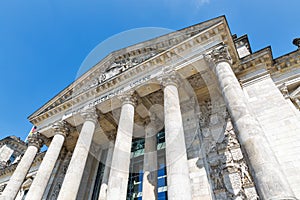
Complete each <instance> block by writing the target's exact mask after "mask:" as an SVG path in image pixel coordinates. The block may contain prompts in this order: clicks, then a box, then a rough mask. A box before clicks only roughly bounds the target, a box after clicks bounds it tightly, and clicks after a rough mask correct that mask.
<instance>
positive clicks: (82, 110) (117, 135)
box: [0, 16, 300, 200]
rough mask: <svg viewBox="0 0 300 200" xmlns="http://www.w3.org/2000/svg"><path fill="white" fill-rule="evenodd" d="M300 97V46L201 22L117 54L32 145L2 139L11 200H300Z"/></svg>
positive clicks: (37, 121) (2, 177)
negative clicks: (256, 45) (253, 40)
mask: <svg viewBox="0 0 300 200" xmlns="http://www.w3.org/2000/svg"><path fill="white" fill-rule="evenodd" d="M298 43H299V42H298ZM298 43H297V40H295V41H294V44H296V45H298ZM299 100H300V50H299V48H298V49H297V50H295V51H293V52H291V53H289V54H286V55H283V56H281V57H279V58H273V57H272V52H271V49H270V47H267V48H264V49H261V50H259V51H257V52H252V50H251V46H250V44H249V41H248V38H247V35H244V36H241V37H237V36H236V35H232V34H231V32H230V29H229V27H228V25H227V22H226V19H225V17H224V16H221V17H218V18H215V19H212V20H209V21H206V22H203V23H200V24H196V25H194V26H190V27H187V28H184V29H182V30H179V31H176V32H173V33H170V34H167V35H164V36H161V37H158V38H155V39H152V40H149V41H146V42H143V43H140V44H137V45H133V46H130V47H127V48H125V49H121V50H118V51H115V52H113V53H111V54H109V55H108V56H107V57H105V58H104V59H103V60H101V61H99V63H98V64H96V65H95V66H94V67H93V68H91V69H90V70H89V71H88V72H86V73H85V74H84V75H82V76H81V77H80V78H78V79H77V80H75V81H74V83H72V84H71V85H70V86H68V87H67V88H65V89H64V90H62V91H61V92H60V93H59V94H58V95H56V96H55V97H54V98H53V99H51V100H50V101H49V102H47V103H46V104H45V105H43V106H42V107H41V108H40V109H38V110H37V111H35V112H34V113H33V114H32V115H31V116H29V120H30V122H31V123H33V124H34V125H35V126H37V127H38V130H37V132H36V133H35V134H34V135H32V136H31V137H29V139H28V144H25V143H23V142H21V141H20V140H18V139H16V138H13V137H11V138H5V139H3V140H1V141H0V157H1V172H0V190H1V196H0V199H7V200H11V199H26V200H40V199H51V200H52V199H59V200H66V199H68V200H75V199H78V200H79V199H84V200H85V199H92V200H106V199H107V200H124V199H143V200H153V199H159V200H163V199H169V200H182V199H184V200H196V199H201V200H202V199H207V200H208V199H211V200H213V199H236V200H238V199H252V200H254V199H266V200H271V199H297V198H300V187H299V185H300V175H299V173H298V170H299V169H300V157H299V155H300V142H299V141H300V113H299V109H300V108H299V106H300V103H299ZM43 144H45V145H46V146H48V149H47V151H46V152H43V153H39V149H40V147H41V146H42V145H43ZM26 145H27V146H26ZM20 155H22V156H20ZM17 157H18V159H16V160H14V159H15V158H17ZM9 160H11V161H9Z"/></svg>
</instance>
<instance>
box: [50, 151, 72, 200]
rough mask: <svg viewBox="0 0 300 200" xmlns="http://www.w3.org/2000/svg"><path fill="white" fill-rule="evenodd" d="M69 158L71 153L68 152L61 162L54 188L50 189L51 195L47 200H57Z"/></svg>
mask: <svg viewBox="0 0 300 200" xmlns="http://www.w3.org/2000/svg"><path fill="white" fill-rule="evenodd" d="M71 157H72V153H71V152H68V153H67V154H66V156H65V158H64V161H63V162H62V166H61V168H60V170H59V171H58V176H57V178H56V181H55V185H54V188H53V189H52V191H51V194H50V195H49V200H56V199H57V197H58V194H59V191H60V188H61V186H62V183H63V180H64V178H65V175H66V173H67V169H68V166H69V163H70V161H71Z"/></svg>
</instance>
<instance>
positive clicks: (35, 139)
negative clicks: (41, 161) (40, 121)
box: [28, 132, 44, 149]
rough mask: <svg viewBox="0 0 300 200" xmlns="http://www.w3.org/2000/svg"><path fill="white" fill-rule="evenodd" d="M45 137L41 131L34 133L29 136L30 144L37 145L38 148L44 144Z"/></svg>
mask: <svg viewBox="0 0 300 200" xmlns="http://www.w3.org/2000/svg"><path fill="white" fill-rule="evenodd" d="M43 142H44V141H43V139H42V136H41V134H40V133H39V132H36V133H33V134H32V135H30V136H29V137H28V146H35V147H37V148H38V149H39V148H41V147H42V146H43Z"/></svg>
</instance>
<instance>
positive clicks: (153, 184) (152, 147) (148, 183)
mask: <svg viewBox="0 0 300 200" xmlns="http://www.w3.org/2000/svg"><path fill="white" fill-rule="evenodd" d="M157 131H158V130H157V129H156V127H155V125H154V124H153V123H150V124H149V125H148V126H147V127H146V129H145V154H144V174H143V195H142V198H143V200H155V199H157V138H156V134H157Z"/></svg>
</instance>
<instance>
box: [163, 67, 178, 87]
mask: <svg viewBox="0 0 300 200" xmlns="http://www.w3.org/2000/svg"><path fill="white" fill-rule="evenodd" d="M160 80H161V85H162V86H163V87H167V86H169V85H174V86H175V87H177V88H178V87H179V86H180V77H179V75H178V74H177V72H176V71H175V70H168V71H164V72H163V74H162V75H161V77H160Z"/></svg>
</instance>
